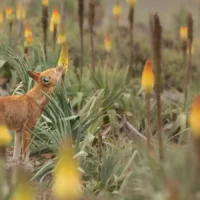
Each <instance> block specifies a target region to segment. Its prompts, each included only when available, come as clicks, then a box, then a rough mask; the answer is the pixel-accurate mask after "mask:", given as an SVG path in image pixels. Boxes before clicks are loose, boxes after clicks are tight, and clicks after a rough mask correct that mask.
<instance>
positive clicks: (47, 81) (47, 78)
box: [41, 76, 49, 85]
mask: <svg viewBox="0 0 200 200" xmlns="http://www.w3.org/2000/svg"><path fill="white" fill-rule="evenodd" d="M41 80H42V83H43V84H44V85H47V84H48V83H49V77H47V76H42V77H41Z"/></svg>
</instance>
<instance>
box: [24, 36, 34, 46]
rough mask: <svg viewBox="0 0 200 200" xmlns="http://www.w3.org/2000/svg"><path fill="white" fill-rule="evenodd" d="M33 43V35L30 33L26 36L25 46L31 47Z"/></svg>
mask: <svg viewBox="0 0 200 200" xmlns="http://www.w3.org/2000/svg"><path fill="white" fill-rule="evenodd" d="M32 44H33V36H32V35H29V36H27V37H26V38H25V41H24V46H25V47H30V46H32Z"/></svg>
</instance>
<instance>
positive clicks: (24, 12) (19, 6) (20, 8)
mask: <svg viewBox="0 0 200 200" xmlns="http://www.w3.org/2000/svg"><path fill="white" fill-rule="evenodd" d="M21 12H22V14H21ZM21 15H22V16H21ZM16 18H17V20H20V19H22V20H24V19H25V18H26V9H25V7H21V5H20V4H18V6H17V13H16Z"/></svg>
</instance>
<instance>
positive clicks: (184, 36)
mask: <svg viewBox="0 0 200 200" xmlns="http://www.w3.org/2000/svg"><path fill="white" fill-rule="evenodd" d="M187 37H188V27H187V26H181V27H180V38H181V39H182V40H187Z"/></svg>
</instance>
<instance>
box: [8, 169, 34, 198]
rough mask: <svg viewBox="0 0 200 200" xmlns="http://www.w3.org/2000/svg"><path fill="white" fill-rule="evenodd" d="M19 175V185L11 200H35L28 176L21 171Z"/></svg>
mask: <svg viewBox="0 0 200 200" xmlns="http://www.w3.org/2000/svg"><path fill="white" fill-rule="evenodd" d="M17 174H18V177H17V184H16V187H15V189H14V192H13V194H12V198H11V200H34V199H35V195H34V193H33V190H32V187H31V185H30V184H29V183H28V182H29V179H28V176H27V175H26V173H25V172H24V171H23V170H20V171H19V172H18V173H17Z"/></svg>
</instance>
